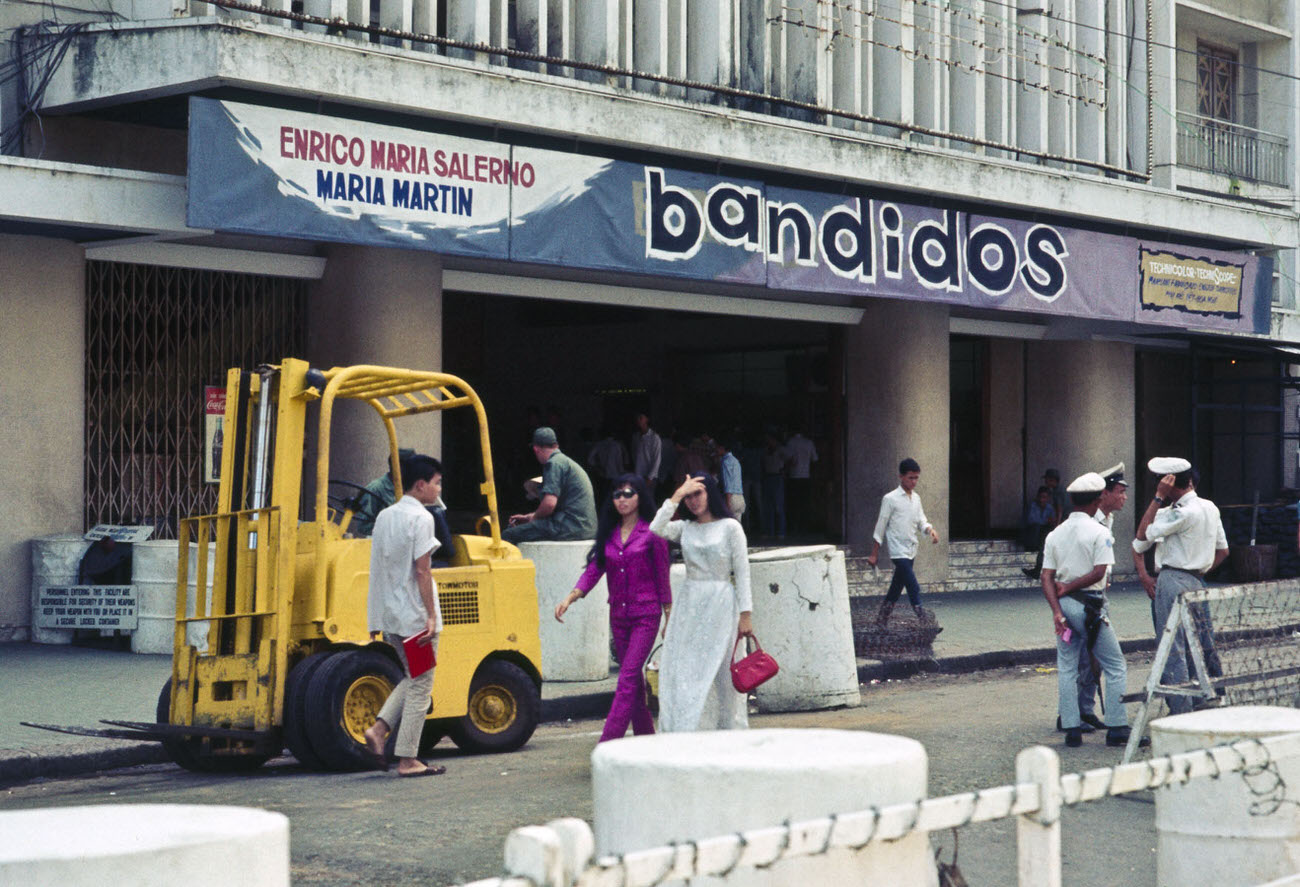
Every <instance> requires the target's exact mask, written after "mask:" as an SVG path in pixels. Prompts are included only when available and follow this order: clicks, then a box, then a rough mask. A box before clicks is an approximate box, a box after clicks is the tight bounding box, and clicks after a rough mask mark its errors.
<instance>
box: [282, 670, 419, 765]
mask: <svg viewBox="0 0 1300 887" xmlns="http://www.w3.org/2000/svg"><path fill="white" fill-rule="evenodd" d="M401 679H402V669H401V666H399V665H398V664H397V663H396V662H394V661H393V660H392V659H390V658H388V657H387V656H385V655H384V654H382V653H379V652H377V651H375V650H342V651H340V652H337V653H335V654H334V655H333V656H330V657H329V658H328V659H326V660H325V661H324V662H323V663H322V664H321V665H320V666H319V667H318V668H317V669H316V673H315V674H313V675H312V676H311V681H309V682H308V685H307V708H306V717H305V719H304V724H305V725H306V729H307V733H308V735H309V736H310V737H311V747H312V750H313V751H314V752H315V753H316V755H317V756H318V757H319V758H320V759H321V761H322V762H323V763H324V764H325V766H326V767H328V768H329V769H331V770H364V769H367V768H369V767H370V766H371V762H370V758H369V757H368V756H367V754H366V746H365V740H364V739H363V738H362V736H361V733H362V732H363V731H364V730H365V728H366V727H369V726H370V724H371V723H373V722H374V719H375V715H377V714H378V713H379V709H380V707H381V706H382V705H383V701H384V699H385V698H387V696H388V693H390V692H392V689H393V688H394V687H396V686H397V683H398V681H400V680H401ZM383 684H387V689H386V690H385V689H383Z"/></svg>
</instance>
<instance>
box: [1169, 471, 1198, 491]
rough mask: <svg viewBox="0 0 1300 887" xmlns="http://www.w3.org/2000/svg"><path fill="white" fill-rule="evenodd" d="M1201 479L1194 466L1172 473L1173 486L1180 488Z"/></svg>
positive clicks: (1183, 488)
mask: <svg viewBox="0 0 1300 887" xmlns="http://www.w3.org/2000/svg"><path fill="white" fill-rule="evenodd" d="M1200 481H1201V473H1200V472H1199V471H1197V470H1196V469H1195V468H1189V469H1187V470H1186V471H1180V472H1178V473H1177V474H1175V475H1174V486H1176V487H1178V489H1180V490H1185V489H1187V488H1188V487H1192V486H1195V485H1196V484H1198V483H1200Z"/></svg>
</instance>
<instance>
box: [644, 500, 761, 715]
mask: <svg viewBox="0 0 1300 887" xmlns="http://www.w3.org/2000/svg"><path fill="white" fill-rule="evenodd" d="M682 504H684V505H685V509H684V510H685V511H686V512H687V513H688V516H686V517H685V519H683V520H676V521H674V520H673V519H672V517H673V513H674V512H676V511H677V510H678V507H679V506H680V505H682ZM650 531H651V532H653V533H655V534H657V535H659V536H662V537H664V538H665V539H667V540H668V541H670V542H677V543H680V545H681V547H682V558H683V559H684V560H685V561H686V582H685V583H684V584H683V585H682V587H681V590H680V591H678V592H675V593H674V595H673V598H674V606H673V610H672V615H671V616H670V617H669V619H668V628H667V634H666V635H665V637H664V651H663V660H662V663H661V665H660V670H659V729H660V730H661V731H662V732H665V733H684V732H689V731H693V730H743V729H745V728H746V727H748V726H749V710H748V697H747V696H746V695H745V694H744V693H738V692H736V689H735V688H734V687H733V686H732V685H731V653H732V649H733V647H734V645H735V643H736V640H737V638H739V637H741V636H752V635H753V633H754V626H753V618H752V616H753V614H752V611H753V603H752V598H751V595H750V588H749V551H748V545H747V544H746V542H745V531H744V530H743V529H742V528H741V526H740V523H739V521H737V520H736V519H735V518H733V517H731V516H730V513H729V512H728V511H727V507H726V505H725V503H724V500H723V498H722V491H721V490H720V489H719V488H718V482H717V481H716V480H714V479H713V478H712V477H710V476H708V475H694V476H692V477H688V478H687V479H686V481H685V482H684V483H683V484H682V485H681V487H679V488H678V489H677V492H675V493H673V495H672V497H671V498H669V499H668V500H667V501H665V502H664V504H663V505H661V506H660V507H659V511H658V513H656V514H655V517H654V520H653V521H651V522H650ZM733 576H734V577H735V583H734V584H733V583H732V577H733Z"/></svg>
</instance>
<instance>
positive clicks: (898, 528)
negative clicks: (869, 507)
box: [867, 458, 939, 625]
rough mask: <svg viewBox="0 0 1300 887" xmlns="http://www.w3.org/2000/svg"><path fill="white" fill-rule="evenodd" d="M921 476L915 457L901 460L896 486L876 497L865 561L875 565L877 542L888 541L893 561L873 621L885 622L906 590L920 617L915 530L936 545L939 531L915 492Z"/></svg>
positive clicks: (878, 550)
mask: <svg viewBox="0 0 1300 887" xmlns="http://www.w3.org/2000/svg"><path fill="white" fill-rule="evenodd" d="M920 479H921V466H920V465H919V464H918V463H917V461H916V460H915V459H910V458H909V459H904V460H903V461H902V462H899V463H898V486H897V487H895V488H894V490H893V491H892V492H889V493H886V494H885V495H884V496H883V497H881V500H880V517H878V518H876V530H875V533H874V534H873V536H872V540H873V541H872V544H871V554H869V555H868V556H867V563H869V564H871V566H873V567H874V566H875V565H876V563H877V562H878V561H879V560H880V544H881V543H882V542H888V544H889V559H890V560H892V561H893V562H894V576H893V578H892V579H890V580H889V591H888V592H887V593H886V594H885V601H884V603H882V604H881V605H880V610H879V611H878V612H877V613H876V624H877V625H884V624H885V623H887V622H888V621H889V614H890V613H891V612H893V609H894V603H895V602H896V601H897V600H898V598H899V595H900V594H902V591H903V589H904V588H906V589H907V600H908V601H909V602H910V603H911V605H912V610H913V611H914V612H915V613H916V618H917V619H921V618H922V612H923V611H922V609H921V584H920V583H919V582H917V581H916V572H915V571H914V570H913V569H912V565H913V563H914V562H915V560H916V539H917V534H918V533H927V534H929V536H930V541H931V542H933V543H935V544H938V542H939V534H938V533H937V532H935V529H934V527H933V526H931V525H930V521H929V520H928V519H927V518H926V516H925V509H924V508H922V507H921V497H920V495H918V494H917V492H916V484H917V481H919V480H920Z"/></svg>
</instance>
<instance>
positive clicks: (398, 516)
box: [365, 455, 447, 776]
mask: <svg viewBox="0 0 1300 887" xmlns="http://www.w3.org/2000/svg"><path fill="white" fill-rule="evenodd" d="M401 469H402V498H400V499H398V500H397V501H396V502H394V503H393V504H392V505H390V506H388V507H387V508H385V509H384V510H383V511H381V512H379V516H378V517H376V518H375V527H374V535H373V536H372V538H371V540H370V592H369V600H368V602H367V621H368V622H369V628H370V639H371V640H372V641H374V640H379V639H380V638H381V637H382V639H383V640H384V642H385V643H387V644H389V645H390V646H391V647H392V648H393V650H394V652H396V654H397V658H398V660H399V661H400V662H401V663H402V672H403V677H402V680H401V681H399V682H398V684H397V686H396V687H394V688H393V692H392V693H390V694H388V698H387V699H386V700H385V701H384V705H383V707H382V708H380V710H379V715H378V717H376V718H375V722H374V723H373V724H371V725H370V727H369V728H368V729H367V730H366V731H365V743H366V750H367V752H368V753H369V756H370V758H371V760H372V761H373V762H374V765H375V767H376V768H378V769H380V770H387V769H388V761H387V758H386V757H385V756H384V745H385V743H386V742H387V741H388V734H389V733H390V732H392V731H393V730H394V729H395V730H397V741H396V743H395V745H394V753H395V754H396V755H397V775H398V776H436V775H438V774H439V773H445V772H446V770H447V768H446V767H442V766H430V765H428V764H425V763H424V762H423V761H421V760H420V759H419V758H418V757H416V754H417V753H418V751H419V747H420V734H421V733H422V732H423V731H424V713H425V712H426V711H427V710H428V708H429V697H430V695H431V693H432V692H433V672H434V669H433V668H430V669H428V670H427V671H424V672H422V673H420V674H417V675H414V676H413V675H412V674H411V667H410V664H409V662H408V661H407V657H406V648H405V646H404V643H403V642H404V641H405V640H406V639H407V638H410V637H414V636H417V635H418V636H420V643H423V644H429V645H430V646H432V647H433V654H434V658H435V661H436V657H437V654H438V635H439V634H440V633H441V632H442V610H441V608H440V607H439V605H438V591H437V589H436V588H435V587H434V584H433V572H432V569H431V567H430V558H431V557H432V555H433V551H434V549H436V548H437V547H438V539H437V537H436V535H435V534H434V527H433V515H431V514H430V513H429V511H428V509H427V506H429V505H432V504H434V503H435V502H437V501H438V500H439V498H440V497H441V496H442V466H441V465H440V464H439V463H438V460H437V459H434V458H432V457H430V456H424V455H415V456H412V457H411V458H410V459H407V460H405V461H404V462H403V463H402V466H401Z"/></svg>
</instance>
